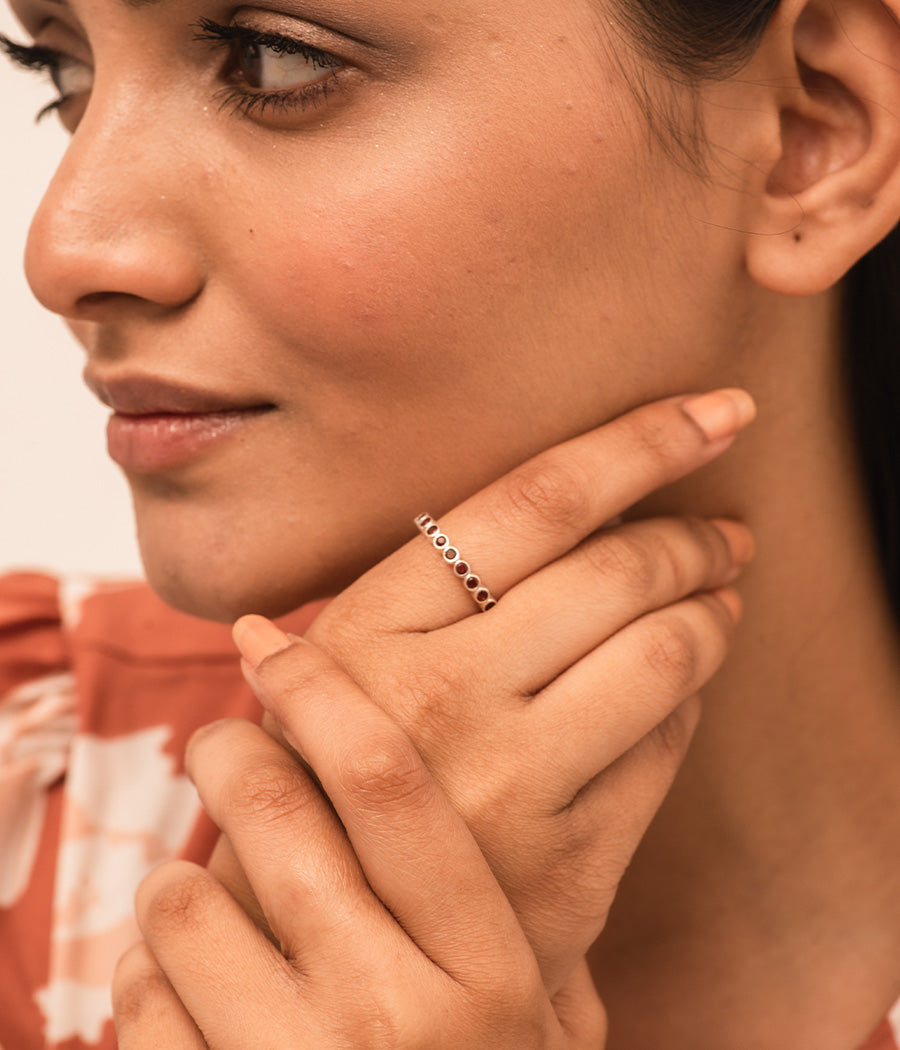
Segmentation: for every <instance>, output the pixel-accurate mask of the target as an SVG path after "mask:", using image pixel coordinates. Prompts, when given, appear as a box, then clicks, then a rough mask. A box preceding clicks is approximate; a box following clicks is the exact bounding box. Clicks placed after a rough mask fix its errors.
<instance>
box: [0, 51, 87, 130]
mask: <svg viewBox="0 0 900 1050" xmlns="http://www.w3.org/2000/svg"><path fill="white" fill-rule="evenodd" d="M0 51H3V52H5V53H6V56H7V58H9V60H10V61H11V62H13V63H14V64H15V65H17V66H19V67H20V68H21V69H27V70H30V71H31V72H33V73H44V74H46V75H48V76H49V77H50V79H51V80H52V81H53V84H54V87H56V77H57V76H58V74H59V68H60V63H61V62H62V61H63V58H64V57H65V56H64V55H62V54H60V53H59V52H58V51H53V50H51V49H50V48H48V47H27V46H26V45H25V44H17V43H15V42H14V41H12V40H10V39H9V37H6V36H3V34H2V33H0ZM69 97H70V96H69V95H63V94H60V96H59V97H58V98H55V99H54V100H53V101H52V102H49V103H47V105H46V106H44V108H43V109H41V110H40V111H39V112H38V115H37V116H36V117H35V121H36V122H39V121H41V120H43V119H44V117H47V116H49V115H50V114H51V113H54V112H56V110H58V109H59V108H60V106H63V105H65V103H66V102H68V100H69Z"/></svg>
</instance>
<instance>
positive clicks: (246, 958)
mask: <svg viewBox="0 0 900 1050" xmlns="http://www.w3.org/2000/svg"><path fill="white" fill-rule="evenodd" d="M135 911H136V914H137V918H138V924H139V925H140V928H141V932H142V934H143V935H144V939H145V940H146V942H147V945H148V947H149V949H150V951H151V952H152V953H153V957H154V958H155V959H156V961H157V963H158V964H159V967H160V968H161V969H162V970H163V972H164V973H165V975H166V978H167V979H168V981H169V983H170V984H171V986H172V988H173V990H174V994H175V995H176V996H177V998H178V999H179V1000H180V1001H181V1002H182V1003H183V1004H184V1009H185V1010H186V1011H187V1013H188V1015H189V1016H190V1017H191V1018H193V1021H194V1024H195V1025H196V1027H197V1029H198V1030H199V1031H200V1032H201V1033H202V1035H203V1037H204V1039H205V1040H206V1043H207V1044H208V1045H209V1047H210V1048H211V1050H246V1048H247V1047H248V1046H257V1045H259V1040H258V1035H259V1032H260V1031H265V1033H266V1039H267V1043H268V1045H274V1046H278V1045H282V1044H281V1043H279V1039H282V1040H284V1043H283V1045H285V1046H291V1045H293V1043H292V1042H291V1040H292V1039H293V1040H296V1036H297V1031H296V1019H297V1016H298V1012H299V1011H302V1008H303V1005H304V1004H305V999H304V994H305V991H306V989H305V985H304V981H303V979H302V976H301V975H300V974H298V973H297V972H296V971H295V970H293V969H292V968H291V967H290V966H289V965H288V963H287V961H286V960H285V959H284V958H283V957H282V956H281V955H280V954H279V953H278V952H277V951H276V949H275V948H274V947H273V946H272V945H271V944H270V943H269V941H268V940H267V939H266V938H265V936H264V935H263V934H262V933H261V932H260V931H259V930H258V929H257V928H256V927H255V926H254V925H253V923H252V922H251V921H250V919H249V918H248V916H247V915H245V914H244V912H243V910H242V909H241V908H240V906H239V905H238V904H237V902H236V901H235V900H234V899H233V898H232V897H231V895H230V894H229V893H228V891H227V890H226V889H225V888H224V887H223V886H221V885H220V884H219V882H218V881H217V880H216V879H214V878H213V876H212V875H211V874H210V873H209V872H208V871H206V870H205V869H204V868H200V867H198V866H197V865H195V864H189V863H187V862H186V861H170V862H168V863H166V864H163V865H161V866H160V867H158V868H156V869H155V870H154V871H152V872H151V873H150V875H148V876H147V878H146V879H145V880H144V881H143V882H142V883H141V885H140V887H139V888H138V892H137V896H136V898H135ZM138 1045H140V1044H138ZM149 1045H151V1044H148V1046H149ZM152 1045H155V1046H165V1045H167V1044H165V1043H162V1042H158V1043H156V1044H152ZM175 1045H176V1046H177V1044H175ZM188 1045H189V1046H190V1044H188ZM200 1045H202V1044H200ZM191 1050H193V1047H192V1048H191Z"/></svg>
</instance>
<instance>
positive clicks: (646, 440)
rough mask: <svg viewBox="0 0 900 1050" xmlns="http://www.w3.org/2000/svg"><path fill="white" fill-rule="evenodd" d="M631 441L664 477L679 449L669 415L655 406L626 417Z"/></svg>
mask: <svg viewBox="0 0 900 1050" xmlns="http://www.w3.org/2000/svg"><path fill="white" fill-rule="evenodd" d="M627 426H628V427H629V429H630V434H629V436H630V438H631V441H632V442H633V443H634V444H635V445H637V447H638V448H639V449H640V450H641V453H642V455H643V456H644V457H645V458H646V459H647V460H648V461H649V462H650V463H651V464H652V465H653V466H654V467H656V468H657V469H658V470H659V472H660V473H661V474H663V475H665V474H666V473H667V472H668V471H669V469H670V468H671V467H672V465H673V463H674V462H675V460H676V458H677V450H678V447H679V444H678V441H677V438H676V436H675V434H674V432H673V427H672V419H671V413H670V412H667V411H663V412H660V411H658V410H655V406H654V407H651V408H648V409H647V410H645V411H643V412H634V413H632V414H631V415H630V416H628V417H627Z"/></svg>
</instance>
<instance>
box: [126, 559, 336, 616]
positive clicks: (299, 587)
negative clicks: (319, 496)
mask: <svg viewBox="0 0 900 1050" xmlns="http://www.w3.org/2000/svg"><path fill="white" fill-rule="evenodd" d="M142 558H143V562H144V571H145V574H146V578H147V582H148V583H149V584H150V586H151V587H152V588H153V590H154V591H155V592H156V594H157V595H159V597H160V598H161V599H162V600H163V601H164V602H165V603H166V604H167V605H170V606H172V608H174V609H178V610H180V611H181V612H184V613H188V614H189V615H191V616H197V617H199V618H200V619H202V620H213V621H216V622H218V623H233V622H234V621H235V620H237V619H238V618H239V617H241V616H244V615H245V614H247V613H259V614H261V615H262V616H268V617H269V618H270V619H274V618H276V617H279V616H285V615H287V614H288V613H291V612H293V611H294V610H296V609H298V608H300V606H302V605H306V604H307V603H308V602H311V601H315V600H317V599H319V598H328V597H331V596H332V595H333V594H334V593H336V591H335V587H334V585H333V584H332V583H331V581H329V580H326V579H321V580H318V579H315V578H305V577H304V576H303V575H300V577H299V578H297V576H295V575H294V574H292V573H290V572H285V571H284V567H283V566H277V567H275V571H272V570H271V569H268V567H265V566H258V565H257V566H254V565H248V564H247V563H246V562H245V563H243V564H236V563H235V562H234V561H233V560H230V559H229V560H225V561H222V560H220V559H218V558H216V557H214V556H213V557H210V558H203V559H196V560H193V559H191V560H187V559H182V558H172V557H166V558H162V557H157V556H156V554H155V552H154V551H152V550H150V551H145V550H143V548H142Z"/></svg>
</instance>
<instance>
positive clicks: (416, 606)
mask: <svg viewBox="0 0 900 1050" xmlns="http://www.w3.org/2000/svg"><path fill="white" fill-rule="evenodd" d="M754 414H755V407H754V404H753V401H752V399H751V398H750V395H749V394H747V393H745V392H744V391H741V390H733V391H717V392H715V393H713V394H707V395H704V396H702V397H699V398H686V397H678V398H670V399H667V400H665V401H658V402H655V403H653V404H650V405H644V406H642V407H640V408H638V409H635V410H634V411H632V412H629V413H627V414H625V415H623V416H621V417H619V418H618V419H616V420H613V421H612V422H611V423H607V424H606V425H604V426H602V427H600V428H598V429H597V430H593V431H591V432H590V433H588V434H583V435H581V436H580V437H577V438H574V439H572V440H570V441H567V442H565V443H563V444H561V445H558V446H556V447H554V448H552V449H549V450H548V451H546V452H543V453H541V454H539V455H538V456H536V457H534V458H533V459H531V460H529V461H528V462H527V463H525V464H524V465H522V466H520V467H518V468H517V469H515V470H513V471H512V472H511V473H509V474H507V475H505V476H504V477H503V478H501V479H500V480H499V481H497V482H495V483H494V484H492V485H490V486H488V487H487V488H486V489H484V490H482V491H481V492H479V493H477V494H476V495H474V496H472V497H471V498H470V499H468V500H466V501H465V502H464V503H463V504H461V505H460V506H459V507H457V508H455V509H453V510H450V511H448V512H447V513H446V514H443V515H442V517H441V519H440V524H441V527H442V529H443V532H444V534H445V535H446V536H448V537H449V538H450V541H451V543H452V545H453V546H454V547H455V549H456V550H458V551H460V552H461V553H462V554H464V555H465V558H466V560H467V561H468V563H469V564H470V566H472V567H473V569H474V571H475V572H476V573H479V574H480V575H481V576H482V578H483V581H484V583H485V584H486V585H487V586H488V587H489V588H490V589H491V590H492V591H493V593H494V594H495V595H498V596H500V595H503V594H505V593H506V592H507V591H509V589H510V588H511V587H513V586H514V585H515V584H516V583H518V582H519V581H521V580H523V579H525V577H527V576H529V575H531V573H533V572H535V571H536V570H537V569H539V568H540V567H541V566H543V565H547V564H549V563H550V562H552V561H555V560H556V559H557V558H559V557H560V556H561V555H563V554H565V553H566V551H569V550H572V549H573V548H574V547H576V546H577V545H578V544H579V543H581V542H582V540H584V539H585V538H586V537H587V536H589V535H590V534H591V533H593V532H595V531H596V530H597V529H599V528H600V527H602V526H603V525H604V524H605V523H606V522H608V521H609V520H610V519H612V518H614V517H615V516H616V515H619V514H621V513H622V512H623V511H624V510H626V509H627V508H628V507H630V506H632V505H633V504H635V503H636V502H638V500H640V499H642V498H643V497H645V496H647V495H649V494H650V493H651V492H653V491H655V490H656V489H658V488H661V487H662V486H663V485H667V484H669V483H671V482H673V481H675V480H676V479H678V478H680V477H683V476H684V475H685V474H688V473H690V472H691V471H694V470H697V469H698V468H699V467H701V466H703V465H705V464H706V463H709V462H710V461H711V460H713V459H715V458H716V456H718V455H721V453H722V452H724V451H725V449H726V448H728V447H729V445H730V444H731V442H732V440H733V438H734V435H735V434H736V433H737V431H738V430H740V429H741V427H743V426H745V425H746V424H747V423H749V422H750V421H751V420H752V418H753V416H754ZM433 509H434V508H433ZM452 577H453V571H452V569H451V568H450V567H449V566H448V565H447V564H446V563H444V561H443V558H442V556H441V554H440V553H439V552H438V551H436V550H435V549H434V548H433V547H432V546H431V545H430V544H429V543H428V542H427V541H426V540H424V539H423V538H421V537H419V538H418V539H416V540H415V541H414V542H413V543H411V544H408V545H407V546H406V547H404V548H403V549H402V550H401V551H398V552H397V553H396V554H395V555H392V556H391V557H390V558H388V559H386V560H385V561H384V562H382V563H381V564H380V565H378V566H376V567H375V569H373V570H371V571H370V572H369V573H367V574H366V576H364V577H363V578H362V580H360V581H359V582H358V583H357V585H356V586H355V587H354V588H353V589H352V596H350V595H344V596H342V599H341V601H340V603H335V604H339V605H340V614H341V616H344V615H346V613H347V607H348V605H349V606H350V608H352V605H353V603H354V602H360V603H362V607H364V608H365V609H367V610H368V613H367V614H368V615H369V616H370V617H371V615H373V610H379V613H378V615H381V616H383V617H384V620H385V623H386V624H388V625H389V626H390V627H392V628H393V629H395V630H430V629H435V628H438V627H441V626H444V625H446V624H448V623H453V622H455V621H456V620H458V619H460V618H461V617H462V616H466V615H468V614H469V613H470V612H471V611H472V608H473V606H472V602H471V600H470V598H469V596H468V595H467V594H466V593H465V592H464V590H463V588H462V587H461V586H460V585H459V583H458V582H457V581H455V580H454V579H453V578H452ZM373 589H374V591H375V592H377V595H378V601H377V603H374V604H373V602H372V600H371V597H370V596H371V594H372V593H373ZM348 598H349V599H350V600H349V601H347V599H348ZM336 614H337V611H335V612H331V611H330V610H329V609H326V610H325V611H324V613H323V614H322V617H320V620H319V623H318V626H317V625H313V634H311V635H310V638H311V640H315V636H316V633H317V632H318V631H321V630H322V629H323V628H324V626H325V625H326V624H328V625H330V621H331V619H332V617H333V616H335V615H336Z"/></svg>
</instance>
